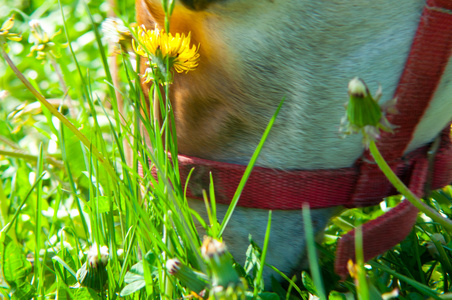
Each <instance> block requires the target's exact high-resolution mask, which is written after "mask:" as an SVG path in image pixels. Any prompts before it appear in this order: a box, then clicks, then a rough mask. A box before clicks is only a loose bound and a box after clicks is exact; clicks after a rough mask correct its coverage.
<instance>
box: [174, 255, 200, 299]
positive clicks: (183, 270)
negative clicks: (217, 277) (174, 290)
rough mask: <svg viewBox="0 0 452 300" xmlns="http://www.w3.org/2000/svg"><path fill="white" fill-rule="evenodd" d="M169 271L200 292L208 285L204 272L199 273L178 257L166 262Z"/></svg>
mask: <svg viewBox="0 0 452 300" xmlns="http://www.w3.org/2000/svg"><path fill="white" fill-rule="evenodd" d="M166 269H167V270H168V273H169V274H170V275H172V276H175V277H176V278H177V279H179V280H180V282H181V283H182V285H183V286H185V287H187V288H189V289H190V290H192V291H193V292H195V293H196V294H199V293H200V292H201V291H202V290H204V289H205V288H206V286H207V278H206V276H205V275H204V274H201V273H198V272H195V271H193V270H192V269H190V268H189V267H188V266H186V265H184V264H183V263H181V262H180V260H178V259H177V258H174V259H170V260H168V261H167V262H166Z"/></svg>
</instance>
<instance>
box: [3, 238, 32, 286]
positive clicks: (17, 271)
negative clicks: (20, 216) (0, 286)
mask: <svg viewBox="0 0 452 300" xmlns="http://www.w3.org/2000/svg"><path fill="white" fill-rule="evenodd" d="M0 263H1V266H2V269H3V276H4V279H5V281H6V282H7V283H8V284H9V285H10V286H12V287H15V286H20V285H21V284H22V282H23V281H24V280H25V278H26V277H27V276H28V274H30V273H31V271H32V266H31V263H30V262H29V261H28V260H27V259H26V257H25V255H24V254H23V252H22V248H21V247H19V245H18V244H17V243H16V242H14V241H13V240H12V239H11V238H10V237H9V236H5V240H4V241H3V243H2V244H1V245H0Z"/></svg>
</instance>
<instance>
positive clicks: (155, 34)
mask: <svg viewBox="0 0 452 300" xmlns="http://www.w3.org/2000/svg"><path fill="white" fill-rule="evenodd" d="M136 36H137V38H138V41H135V40H134V41H133V48H134V50H135V52H136V53H137V54H139V55H141V56H143V57H146V58H149V59H150V60H151V61H152V60H160V61H162V62H166V61H168V62H169V64H170V65H169V66H170V68H171V67H174V69H175V70H176V72H178V73H182V72H188V71H192V70H194V69H195V68H196V67H197V66H198V61H199V53H198V48H199V47H196V46H195V45H193V46H192V47H190V40H191V34H190V33H189V34H188V35H187V36H185V34H179V33H176V34H175V35H174V36H173V35H172V34H171V33H166V32H165V31H164V30H159V29H158V28H155V29H154V30H147V29H146V28H144V27H137V30H136Z"/></svg>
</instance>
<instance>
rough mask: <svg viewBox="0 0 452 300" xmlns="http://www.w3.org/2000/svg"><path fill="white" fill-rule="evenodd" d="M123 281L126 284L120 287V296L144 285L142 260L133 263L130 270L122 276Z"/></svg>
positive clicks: (137, 289)
mask: <svg viewBox="0 0 452 300" xmlns="http://www.w3.org/2000/svg"><path fill="white" fill-rule="evenodd" d="M148 253H149V252H148ZM124 282H125V283H128V284H127V285H126V286H125V287H124V288H123V289H122V291H121V293H120V295H121V297H124V296H127V295H130V294H132V293H134V292H136V291H139V290H140V289H142V288H143V287H145V285H146V281H145V280H144V271H143V261H142V260H140V261H139V262H138V263H136V264H134V265H133V266H132V268H131V269H130V271H129V272H127V273H126V276H125V277H124Z"/></svg>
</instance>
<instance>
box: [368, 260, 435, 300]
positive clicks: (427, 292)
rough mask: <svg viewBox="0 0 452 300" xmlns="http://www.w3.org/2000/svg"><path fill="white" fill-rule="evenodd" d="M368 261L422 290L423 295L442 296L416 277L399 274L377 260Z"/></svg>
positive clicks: (373, 265) (373, 266)
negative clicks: (415, 278)
mask: <svg viewBox="0 0 452 300" xmlns="http://www.w3.org/2000/svg"><path fill="white" fill-rule="evenodd" d="M367 263H368V264H369V265H371V266H372V268H377V269H380V270H383V271H385V272H387V273H389V274H391V275H393V276H394V277H396V278H398V279H399V280H401V281H403V282H405V283H407V284H409V285H411V286H412V287H414V288H415V289H417V290H418V291H419V292H421V293H422V294H423V295H426V296H430V297H432V298H434V299H437V300H440V299H441V297H440V296H439V295H438V294H437V293H436V292H435V291H434V290H432V289H430V288H429V287H428V286H426V285H423V284H422V283H419V282H417V281H416V280H414V279H411V278H409V277H407V276H405V275H402V274H399V273H397V272H396V271H394V270H392V269H391V268H389V267H387V266H385V265H382V264H380V263H378V262H376V261H373V260H371V261H368V262H367Z"/></svg>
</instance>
